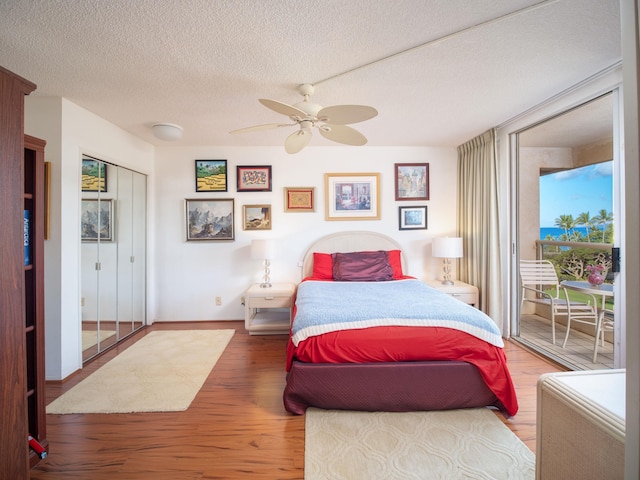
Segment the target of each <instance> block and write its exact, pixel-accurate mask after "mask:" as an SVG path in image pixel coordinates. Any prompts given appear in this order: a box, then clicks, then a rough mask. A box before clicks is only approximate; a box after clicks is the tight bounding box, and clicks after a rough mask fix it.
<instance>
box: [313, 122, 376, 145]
mask: <svg viewBox="0 0 640 480" xmlns="http://www.w3.org/2000/svg"><path fill="white" fill-rule="evenodd" d="M319 130H320V134H321V135H322V136H323V137H324V138H328V139H329V140H332V141H334V142H338V143H344V144H346V145H358V146H360V145H364V144H365V143H367V138H366V137H365V136H364V135H362V134H361V133H360V132H359V131H357V130H356V129H355V128H351V127H347V126H346V125H323V126H321V127H320V128H319Z"/></svg>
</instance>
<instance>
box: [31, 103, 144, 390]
mask: <svg viewBox="0 0 640 480" xmlns="http://www.w3.org/2000/svg"><path fill="white" fill-rule="evenodd" d="M25 133H27V134H29V135H33V136H35V137H38V138H42V139H44V140H46V141H47V146H46V149H45V161H47V162H51V197H50V200H51V204H50V225H51V228H50V232H49V234H50V235H49V239H48V240H46V241H45V332H46V337H45V338H46V345H45V349H46V353H45V355H46V359H45V362H46V379H47V380H59V379H62V378H65V377H67V376H68V375H70V374H71V373H73V372H74V371H76V370H78V369H79V368H81V367H82V347H81V321H82V318H81V312H80V295H81V294H80V291H81V289H80V228H79V227H80V199H81V189H80V179H81V173H80V165H81V156H82V154H88V155H92V156H95V157H97V158H100V159H101V160H105V161H107V162H112V163H116V164H118V165H122V166H125V167H128V168H131V169H132V170H136V171H139V172H142V173H145V174H149V175H150V178H152V173H153V168H154V162H153V153H154V147H153V146H152V145H150V144H148V143H146V142H143V141H141V140H139V139H138V138H136V137H134V136H132V135H130V134H129V133H127V132H125V131H124V130H122V129H120V128H118V127H116V126H115V125H113V124H111V123H109V122H107V121H105V120H104V119H102V118H100V117H98V116H97V115H94V114H93V113H91V112H89V111H87V110H85V109H83V108H80V107H78V106H77V105H75V104H74V103H71V102H69V101H68V100H66V99H63V98H52V97H37V96H29V97H26V99H25ZM150 185H151V186H152V182H150ZM151 191H152V188H151Z"/></svg>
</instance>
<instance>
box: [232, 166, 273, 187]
mask: <svg viewBox="0 0 640 480" xmlns="http://www.w3.org/2000/svg"><path fill="white" fill-rule="evenodd" d="M236 169H237V178H238V191H239V192H270V191H271V165H262V166H240V165H238V166H237V167H236Z"/></svg>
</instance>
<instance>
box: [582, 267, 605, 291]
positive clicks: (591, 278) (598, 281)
mask: <svg viewBox="0 0 640 480" xmlns="http://www.w3.org/2000/svg"><path fill="white" fill-rule="evenodd" d="M586 270H587V272H589V275H588V276H587V281H588V282H589V283H590V284H591V286H593V287H599V286H600V285H602V284H603V283H604V276H603V275H602V273H603V272H604V266H602V265H587V267H586Z"/></svg>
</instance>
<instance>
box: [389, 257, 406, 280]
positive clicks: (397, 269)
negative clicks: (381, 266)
mask: <svg viewBox="0 0 640 480" xmlns="http://www.w3.org/2000/svg"><path fill="white" fill-rule="evenodd" d="M389 264H390V265H391V268H393V278H395V279H398V278H403V277H404V273H402V254H401V252H400V250H389Z"/></svg>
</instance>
